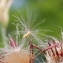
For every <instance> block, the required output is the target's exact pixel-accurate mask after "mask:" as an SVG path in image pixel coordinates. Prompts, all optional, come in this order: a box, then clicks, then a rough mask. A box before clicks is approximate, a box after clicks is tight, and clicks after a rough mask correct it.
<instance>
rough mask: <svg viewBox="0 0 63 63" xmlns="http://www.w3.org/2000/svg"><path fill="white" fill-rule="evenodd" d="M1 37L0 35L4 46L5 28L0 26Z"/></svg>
mask: <svg viewBox="0 0 63 63" xmlns="http://www.w3.org/2000/svg"><path fill="white" fill-rule="evenodd" d="M1 37H2V42H3V44H4V46H5V44H6V28H5V27H3V26H1Z"/></svg>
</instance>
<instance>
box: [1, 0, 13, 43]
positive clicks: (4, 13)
mask: <svg viewBox="0 0 63 63" xmlns="http://www.w3.org/2000/svg"><path fill="white" fill-rule="evenodd" d="M12 1H13V0H0V26H1V35H2V40H3V42H5V37H6V36H5V34H6V28H7V26H8V22H9V10H10V7H11V4H12Z"/></svg>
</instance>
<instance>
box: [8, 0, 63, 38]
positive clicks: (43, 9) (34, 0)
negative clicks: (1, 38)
mask: <svg viewBox="0 0 63 63" xmlns="http://www.w3.org/2000/svg"><path fill="white" fill-rule="evenodd" d="M26 5H27V6H28V7H31V8H32V9H35V10H36V11H38V20H39V21H40V20H43V19H46V20H45V22H44V23H43V24H42V25H40V27H41V28H42V29H45V30H51V31H53V32H45V34H47V35H52V36H55V37H57V38H59V37H60V36H61V35H60V34H61V28H63V0H14V1H13V4H12V7H11V9H10V23H9V25H8V28H7V32H8V33H10V32H12V31H13V30H15V26H14V25H12V23H14V22H15V20H14V19H15V18H14V17H13V16H12V15H14V13H15V12H16V9H17V10H18V9H21V10H20V11H23V10H24V11H25V10H26V9H24V8H25V7H26Z"/></svg>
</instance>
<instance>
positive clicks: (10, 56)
mask: <svg viewBox="0 0 63 63" xmlns="http://www.w3.org/2000/svg"><path fill="white" fill-rule="evenodd" d="M9 40H10V42H9V43H8V44H7V47H6V48H2V49H1V48H0V51H1V53H0V63H33V62H34V60H33V57H34V54H33V53H32V47H31V44H30V47H29V48H28V49H26V48H23V44H22V43H21V44H22V46H21V44H20V45H18V44H17V43H16V42H15V41H14V39H13V38H9ZM29 49H30V50H29Z"/></svg>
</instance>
